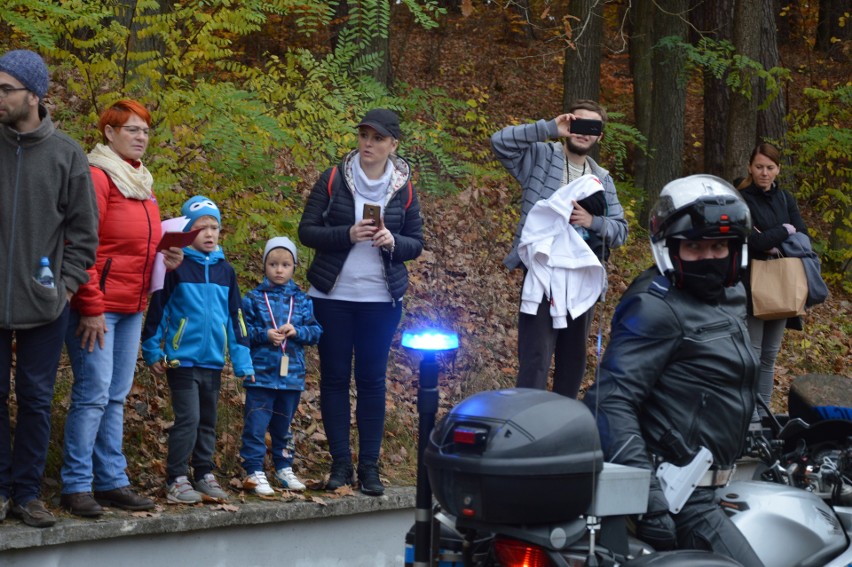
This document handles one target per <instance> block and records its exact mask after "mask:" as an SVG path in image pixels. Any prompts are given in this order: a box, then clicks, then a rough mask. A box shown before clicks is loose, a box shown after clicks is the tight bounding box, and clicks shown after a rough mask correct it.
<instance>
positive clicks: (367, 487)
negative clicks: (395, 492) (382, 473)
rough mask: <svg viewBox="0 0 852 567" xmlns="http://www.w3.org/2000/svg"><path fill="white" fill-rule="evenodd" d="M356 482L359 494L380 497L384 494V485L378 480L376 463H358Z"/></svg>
mask: <svg viewBox="0 0 852 567" xmlns="http://www.w3.org/2000/svg"><path fill="white" fill-rule="evenodd" d="M358 482H359V483H360V485H361V492H362V493H364V494H366V495H367V496H381V495H382V494H384V493H385V485H384V484H382V479H380V478H379V465H378V463H358Z"/></svg>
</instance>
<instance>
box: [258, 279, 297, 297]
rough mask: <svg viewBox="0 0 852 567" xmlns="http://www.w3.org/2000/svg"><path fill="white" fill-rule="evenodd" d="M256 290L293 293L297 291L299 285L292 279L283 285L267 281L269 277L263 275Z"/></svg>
mask: <svg viewBox="0 0 852 567" xmlns="http://www.w3.org/2000/svg"><path fill="white" fill-rule="evenodd" d="M257 290H258V291H265V292H266V293H283V294H285V295H293V294H294V293H296V292H297V291H299V286H298V285H296V282H294V281H293V280H290V281H288V282H287V283H285V284H284V285H277V284H274V283H272V282H271V281H269V278H267V277H264V278H263V281H262V282H261V283H260V285H259V286H257Z"/></svg>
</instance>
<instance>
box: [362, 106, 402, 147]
mask: <svg viewBox="0 0 852 567" xmlns="http://www.w3.org/2000/svg"><path fill="white" fill-rule="evenodd" d="M361 126H369V127H370V128H372V129H373V130H375V131H376V132H378V133H379V134H381V135H382V136H393V137H394V138H396V139H397V140H399V139H401V138H402V131H401V130H400V129H399V116H397V115H396V112H394V111H393V110H388V109H387V108H374V109H373V110H370V111H369V112H367V114H365V115H364V118H362V119H361V122H359V123H358V126H357V127H358V128H360V127H361Z"/></svg>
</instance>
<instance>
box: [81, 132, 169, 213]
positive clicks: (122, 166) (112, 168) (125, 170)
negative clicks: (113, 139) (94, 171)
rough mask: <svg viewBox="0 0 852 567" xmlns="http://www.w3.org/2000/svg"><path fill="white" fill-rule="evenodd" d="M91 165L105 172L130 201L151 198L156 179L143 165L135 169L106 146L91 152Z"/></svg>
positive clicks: (96, 147)
mask: <svg viewBox="0 0 852 567" xmlns="http://www.w3.org/2000/svg"><path fill="white" fill-rule="evenodd" d="M89 163H90V164H91V165H93V166H95V167H97V168H98V169H102V170H104V171H105V172H106V174H107V175H109V178H110V179H112V182H113V183H115V186H116V187H118V190H119V191H121V194H122V195H124V196H125V197H127V198H128V199H136V200H138V201H145V200H147V199H150V198H151V187H152V186H153V185H154V178H153V177H152V176H151V172H150V171H148V168H146V167H145V166H144V165H142V164H141V163H140V165H139V167H133V166H132V165H130V164H129V163H127V161H126V160H124V158H122V157H121V156H120V155H118V154H117V153H115V151H114V150H113V149H112V148H110V147H109V146H105V145H104V144H98V145H97V146H95V149H93V150H92V151H91V152H89Z"/></svg>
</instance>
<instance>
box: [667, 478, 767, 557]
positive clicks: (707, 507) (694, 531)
mask: <svg viewBox="0 0 852 567" xmlns="http://www.w3.org/2000/svg"><path fill="white" fill-rule="evenodd" d="M672 517H673V518H674V521H675V524H676V525H677V542H678V547H680V548H681V549H701V550H704V551H713V552H715V553H718V554H720V555H727V556H728V557H731V558H733V559H735V560H737V561H739V562H740V563H741V564H742V565H743V567H763V563H762V562H761V561H760V558H759V557H758V556H757V554H756V553H755V552H754V550H753V549H752V548H751V545H750V544H749V543H748V540H747V539H746V538H745V536H743V534H742V532H741V531H740V530H738V529H737V527H736V526H735V525H734V523H733V522H732V521H731V520H730V518H728V516H727V515H726V514H725V512H723V511H722V508H720V507H719V499H718V497H717V496H716V491H715V490H714V489H712V488H697V489H696V490H695V492H693V493H692V496H690V497H689V500H687V502H686V504H685V505H684V507H683V509H682V510H681V511H680V513H679V514H676V515H673V516H672Z"/></svg>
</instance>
